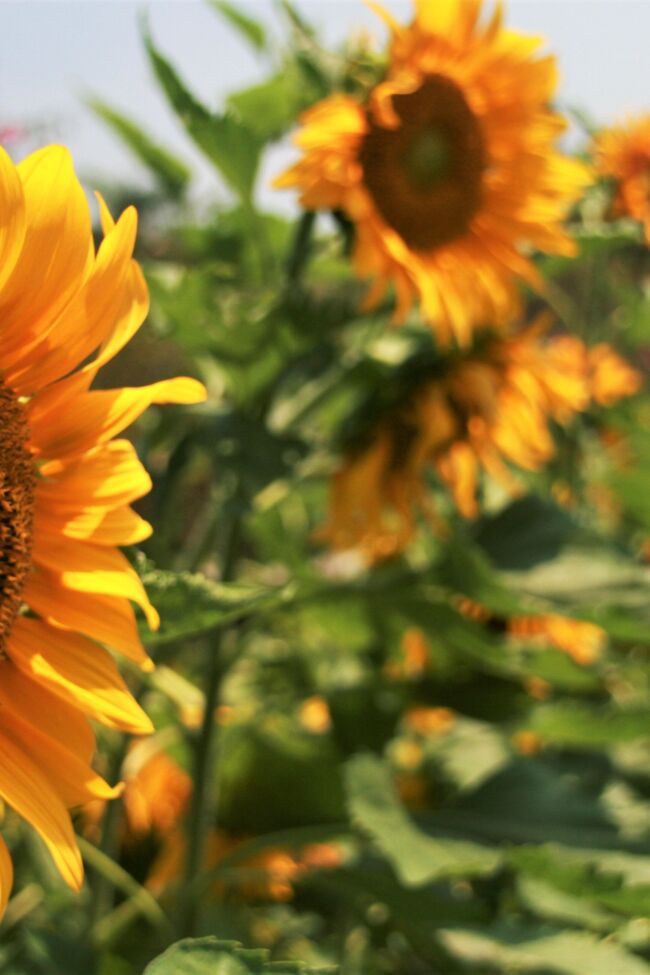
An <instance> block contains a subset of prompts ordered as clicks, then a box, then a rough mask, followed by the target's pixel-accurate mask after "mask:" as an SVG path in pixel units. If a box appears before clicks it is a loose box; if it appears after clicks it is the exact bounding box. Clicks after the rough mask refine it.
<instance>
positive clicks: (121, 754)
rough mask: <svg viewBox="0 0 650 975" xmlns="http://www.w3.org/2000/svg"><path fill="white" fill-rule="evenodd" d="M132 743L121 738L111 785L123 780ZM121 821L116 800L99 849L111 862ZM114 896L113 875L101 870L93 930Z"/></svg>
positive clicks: (112, 764)
mask: <svg viewBox="0 0 650 975" xmlns="http://www.w3.org/2000/svg"><path fill="white" fill-rule="evenodd" d="M130 740H131V739H130V736H129V735H125V734H123V735H120V737H119V740H118V742H117V744H116V746H115V750H114V751H113V752H112V754H111V756H110V759H109V763H108V772H107V779H108V781H109V782H115V781H116V780H117V779H119V777H120V774H121V771H122V765H123V763H124V759H125V758H126V753H127V749H128V747H129V742H130ZM121 819H122V799H114V800H113V801H112V802H108V803H107V804H106V808H105V810H104V815H103V817H102V827H101V834H100V837H99V843H98V844H97V850H98V851H99V853H100V855H101V856H102V857H103V858H105V859H106V860H107V861H114V860H115V859H116V856H117V852H118V843H119V828H120V823H121ZM114 896H115V886H114V884H113V876H112V875H111V874H109V873H107V872H106V871H98V873H97V876H96V883H95V889H94V896H93V899H92V908H91V914H92V920H91V926H92V928H93V929H94V928H95V926H96V925H97V924H98V923H99V922H100V921H101V920H102V918H104V917H105V916H106V915H107V914H108V913H109V912H110V911H111V910H112V908H113V900H114Z"/></svg>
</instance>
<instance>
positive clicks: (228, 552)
mask: <svg viewBox="0 0 650 975" xmlns="http://www.w3.org/2000/svg"><path fill="white" fill-rule="evenodd" d="M233 502H234V504H233V511H232V514H231V518H230V520H229V523H228V525H227V527H226V537H225V546H224V552H223V560H222V569H221V579H222V581H223V582H229V581H231V580H232V578H233V576H234V573H235V566H236V562H237V555H238V552H239V542H240V537H241V528H242V510H241V504H240V503H239V499H238V498H237V497H235V498H233ZM227 632H228V629H227V628H223V629H221V630H219V631H218V632H217V633H216V634H215V636H214V640H213V643H212V648H211V653H210V655H209V660H208V667H207V673H206V675H205V705H204V709H203V719H202V722H201V728H200V730H199V734H198V738H197V740H196V747H195V752H194V774H193V782H194V788H193V791H192V801H191V804H190V810H189V814H188V820H187V856H186V860H185V884H186V887H185V896H184V898H183V902H182V904H181V907H180V912H179V933H180V936H181V937H190V936H191V935H193V934H194V932H195V928H196V922H197V918H198V912H199V897H198V891H197V885H196V883H195V882H196V878H197V876H198V874H199V873H200V871H201V866H202V864H203V860H204V853H205V843H206V837H207V835H208V832H209V829H210V826H211V824H213V823H214V821H215V818H216V811H217V789H216V785H217V783H216V776H215V764H216V762H215V759H216V749H217V724H216V721H215V717H214V712H215V709H216V707H217V705H218V703H219V697H220V692H221V683H222V681H223V678H224V676H225V674H226V673H227V671H228V669H229V661H224V660H223V657H222V653H221V648H222V645H223V640H224V636H225V635H226V633H227Z"/></svg>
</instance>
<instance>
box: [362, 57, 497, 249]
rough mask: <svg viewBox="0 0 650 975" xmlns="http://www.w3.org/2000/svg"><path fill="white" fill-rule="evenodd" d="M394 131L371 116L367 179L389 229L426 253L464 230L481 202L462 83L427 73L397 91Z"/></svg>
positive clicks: (474, 131)
mask: <svg viewBox="0 0 650 975" xmlns="http://www.w3.org/2000/svg"><path fill="white" fill-rule="evenodd" d="M393 107H394V109H395V112H396V114H397V115H398V117H399V120H400V125H399V126H398V128H396V129H386V128H384V127H383V126H381V125H378V124H377V122H376V121H375V120H374V117H373V116H372V115H371V114H369V115H368V126H369V129H368V134H367V135H366V136H365V138H364V140H363V142H362V144H361V149H360V152H359V160H360V162H361V165H362V167H363V174H364V182H365V185H366V188H367V189H368V191H369V193H370V195H371V196H372V198H373V201H374V203H375V206H376V207H377V209H378V211H379V213H380V214H381V216H382V217H383V219H384V220H385V221H386V223H387V224H389V226H391V227H392V228H393V229H394V230H396V231H397V233H398V234H399V235H400V236H401V237H402V238H403V240H404V241H405V243H406V244H408V246H409V247H411V248H413V250H419V251H430V250H432V249H434V248H436V247H440V246H442V245H443V244H447V243H449V242H450V241H452V240H455V239H456V238H457V237H460V236H462V235H463V234H464V233H466V232H467V230H468V228H469V225H470V223H471V221H472V218H473V216H474V214H475V213H476V211H477V210H478V208H479V206H480V203H481V184H482V176H483V171H484V168H485V148H484V144H483V137H482V134H481V129H480V125H479V122H478V120H477V118H476V116H475V115H474V113H473V112H472V110H471V109H470V107H469V105H468V104H467V101H466V100H465V96H464V95H463V93H462V92H461V90H460V88H459V87H458V86H457V85H456V84H455V83H454V82H453V81H450V80H449V79H448V78H445V77H443V76H442V75H430V76H429V77H428V78H427V79H426V80H425V81H424V82H423V83H422V85H421V86H420V87H419V88H418V89H417V91H414V92H411V93H410V94H408V95H395V96H394V98H393Z"/></svg>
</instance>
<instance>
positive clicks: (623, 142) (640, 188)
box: [594, 115, 650, 244]
mask: <svg viewBox="0 0 650 975" xmlns="http://www.w3.org/2000/svg"><path fill="white" fill-rule="evenodd" d="M594 148H595V157H596V167H597V169H598V172H599V173H600V174H601V175H602V176H604V177H606V178H607V179H611V180H613V182H614V188H615V192H614V200H613V206H612V216H614V217H622V216H630V217H633V219H634V220H638V221H639V222H640V223H642V224H643V230H644V233H645V239H646V242H647V243H648V244H650V115H642V116H641V117H640V118H637V119H632V120H630V121H629V122H628V124H627V125H620V126H615V127H613V128H609V129H603V131H602V132H601V133H600V134H599V135H598V137H597V138H596V140H595V145H594Z"/></svg>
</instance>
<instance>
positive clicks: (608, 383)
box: [589, 342, 643, 406]
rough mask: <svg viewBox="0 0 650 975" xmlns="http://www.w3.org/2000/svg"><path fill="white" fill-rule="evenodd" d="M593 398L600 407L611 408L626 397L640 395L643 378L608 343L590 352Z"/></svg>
mask: <svg viewBox="0 0 650 975" xmlns="http://www.w3.org/2000/svg"><path fill="white" fill-rule="evenodd" d="M589 370H590V376H589V384H590V387H591V396H592V399H593V400H594V402H595V403H598V405H599V406H611V405H612V404H613V403H616V402H617V400H619V399H622V398H623V397H624V396H632V395H633V394H634V393H638V391H639V390H640V389H641V386H642V385H643V376H642V375H641V373H640V372H638V371H637V370H636V369H633V368H632V366H631V365H630V364H629V363H628V362H626V361H625V360H624V359H621V357H620V356H619V355H618V353H616V352H615V351H614V349H613V348H612V347H611V345H608V343H607V342H599V343H598V345H594V346H593V348H591V349H590V350H589Z"/></svg>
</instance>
